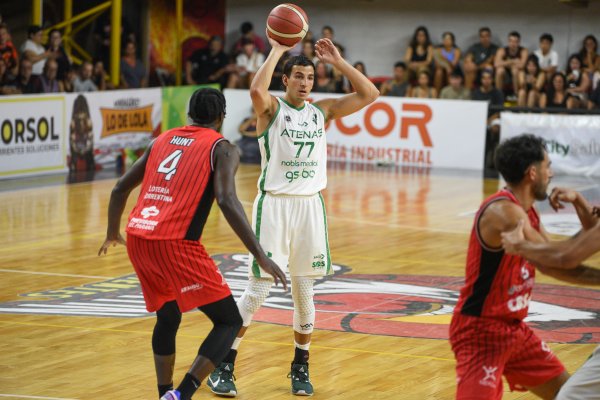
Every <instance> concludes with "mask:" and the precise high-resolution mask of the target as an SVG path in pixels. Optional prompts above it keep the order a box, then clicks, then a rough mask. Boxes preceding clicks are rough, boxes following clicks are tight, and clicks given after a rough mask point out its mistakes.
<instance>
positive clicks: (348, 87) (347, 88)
mask: <svg viewBox="0 0 600 400" xmlns="http://www.w3.org/2000/svg"><path fill="white" fill-rule="evenodd" d="M352 66H353V67H354V68H356V70H357V71H359V72H360V73H361V74H363V75H364V76H366V77H367V78H368V77H369V76H368V75H367V67H366V66H365V63H364V62H362V61H357V62H355V63H354V64H353V65H352ZM342 82H343V86H342V91H343V92H344V93H353V92H355V91H356V90H355V89H354V87H353V86H352V84H351V83H350V82H349V81H348V80H347V79H344V80H343V81H342Z"/></svg>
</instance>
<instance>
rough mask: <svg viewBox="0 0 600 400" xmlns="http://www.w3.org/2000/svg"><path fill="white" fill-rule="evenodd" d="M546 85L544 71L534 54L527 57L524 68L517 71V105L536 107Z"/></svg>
mask: <svg viewBox="0 0 600 400" xmlns="http://www.w3.org/2000/svg"><path fill="white" fill-rule="evenodd" d="M545 86H546V73H545V72H544V71H542V69H541V68H540V64H539V63H538V58H537V56H536V55H535V54H532V55H530V56H529V57H528V58H527V63H526V64H525V70H524V71H519V93H518V101H517V105H519V106H520V107H525V106H527V107H537V106H538V104H539V101H540V93H542V92H543V91H544V87H545Z"/></svg>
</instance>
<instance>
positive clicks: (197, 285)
mask: <svg viewBox="0 0 600 400" xmlns="http://www.w3.org/2000/svg"><path fill="white" fill-rule="evenodd" d="M202 287H203V286H202V285H201V284H200V283H194V284H193V285H190V286H186V287H182V288H181V293H186V292H191V291H192V290H200V289H202Z"/></svg>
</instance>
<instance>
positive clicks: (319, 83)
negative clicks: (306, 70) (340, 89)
mask: <svg viewBox="0 0 600 400" xmlns="http://www.w3.org/2000/svg"><path fill="white" fill-rule="evenodd" d="M336 89H337V88H336V82H335V81H334V80H333V76H332V72H331V71H328V70H327V67H326V66H325V63H323V62H321V61H318V62H317V64H316V66H315V82H314V86H313V89H312V91H313V92H317V93H336V91H337V90H336Z"/></svg>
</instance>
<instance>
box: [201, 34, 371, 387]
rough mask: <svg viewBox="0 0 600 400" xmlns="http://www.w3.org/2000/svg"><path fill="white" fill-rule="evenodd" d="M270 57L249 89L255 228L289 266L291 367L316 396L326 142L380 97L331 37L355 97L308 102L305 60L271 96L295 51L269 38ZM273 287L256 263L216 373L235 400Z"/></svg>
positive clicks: (321, 45)
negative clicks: (337, 123) (313, 349)
mask: <svg viewBox="0 0 600 400" xmlns="http://www.w3.org/2000/svg"><path fill="white" fill-rule="evenodd" d="M269 42H270V44H271V46H272V49H271V52H270V53H269V56H268V57H267V59H266V61H265V63H264V64H263V65H262V67H261V68H260V69H259V70H258V72H257V73H256V76H255V77H254V80H253V81H252V85H251V87H250V96H251V97H252V104H253V107H254V109H255V111H256V114H257V116H258V122H257V133H258V135H259V136H258V141H259V144H260V149H261V156H262V164H261V167H262V172H261V174H260V177H259V181H258V190H259V193H258V196H257V198H256V201H255V202H254V208H253V212H252V217H253V228H254V231H255V234H256V237H257V238H258V239H259V242H260V244H261V246H262V247H263V248H264V249H265V251H266V252H268V253H267V254H268V255H269V257H271V258H272V260H273V261H275V262H276V263H277V264H278V265H280V266H282V267H283V266H285V265H287V266H288V273H289V275H290V277H291V281H292V297H293V299H294V341H295V356H294V360H293V362H292V367H291V372H290V374H289V375H288V377H290V378H291V384H292V393H294V394H296V395H303V396H310V395H312V394H313V387H312V384H311V383H310V380H309V375H308V349H309V346H310V339H311V334H312V331H313V328H314V323H315V306H314V301H313V284H314V281H315V280H316V279H318V278H321V277H323V276H325V275H327V274H330V273H332V267H331V258H330V255H329V244H328V239H327V218H326V215H325V204H324V203H323V197H322V196H321V194H320V192H321V190H323V189H325V187H326V186H327V142H326V136H325V123H326V122H327V121H330V120H332V119H335V118H341V117H344V116H346V115H349V114H352V113H354V112H356V111H358V110H360V109H361V108H363V107H365V106H367V105H368V104H370V103H372V102H373V101H375V99H377V97H378V96H379V91H378V90H377V88H376V87H375V86H374V85H373V84H372V83H371V82H370V81H369V80H368V79H367V78H366V77H365V76H364V75H363V74H362V73H360V72H359V71H358V70H356V69H355V68H354V67H352V66H351V65H350V64H349V63H348V62H347V61H346V60H344V59H343V58H342V56H341V55H340V53H339V51H338V50H337V48H336V47H335V46H334V45H333V43H332V42H331V40H329V39H321V40H319V41H318V42H317V43H316V44H315V51H316V54H317V56H318V57H319V59H320V60H321V61H322V62H325V63H328V64H331V65H332V66H334V67H336V68H337V69H338V70H340V71H341V72H342V74H344V76H345V77H346V78H347V79H348V80H349V81H350V83H351V85H352V87H354V88H355V89H356V92H355V93H351V94H348V95H345V96H343V97H340V98H335V99H333V98H332V99H324V100H319V101H317V102H316V103H313V104H311V103H309V102H308V101H307V99H308V97H309V96H310V92H311V90H312V87H313V83H314V79H315V67H314V64H313V63H312V61H311V60H309V59H307V58H306V57H304V56H302V55H300V56H296V57H292V58H291V59H290V60H289V61H288V62H287V63H286V65H285V66H284V76H283V78H282V79H283V84H284V86H285V88H286V91H285V95H284V96H283V98H277V97H274V96H272V95H270V94H269V92H268V87H269V83H270V82H271V77H272V75H273V71H274V70H275V66H276V65H277V62H278V61H279V59H280V58H281V56H282V55H283V54H284V53H285V52H286V51H287V50H289V49H290V47H286V46H283V45H281V44H279V43H277V42H276V41H274V40H272V39H269ZM272 284H273V280H272V278H271V277H270V276H269V275H268V274H266V273H265V272H264V271H262V270H261V268H260V266H259V265H258V264H257V263H256V261H255V260H254V259H253V258H252V257H251V258H250V264H249V284H248V287H247V288H246V290H245V292H244V294H243V295H242V297H241V298H240V300H239V301H238V303H237V304H238V308H239V310H240V314H241V315H242V318H243V326H242V328H241V330H240V332H239V334H238V337H237V339H236V340H235V342H234V344H233V346H232V350H231V352H230V353H229V355H228V356H227V357H226V358H225V360H224V361H223V363H221V365H220V366H219V367H217V369H216V370H215V371H214V372H213V373H212V374H211V375H210V377H209V379H208V385H209V387H210V388H211V390H212V391H213V392H214V393H217V394H220V395H225V396H235V395H236V394H237V389H236V387H235V385H234V383H233V367H234V362H235V357H236V355H237V348H238V346H239V344H240V341H241V339H242V337H243V335H244V333H245V331H246V329H247V328H248V325H250V321H251V320H252V316H253V314H254V313H255V312H256V311H258V309H259V308H260V306H261V305H262V304H263V302H264V300H265V298H266V297H267V295H268V293H269V289H270V288H271V285H272Z"/></svg>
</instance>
